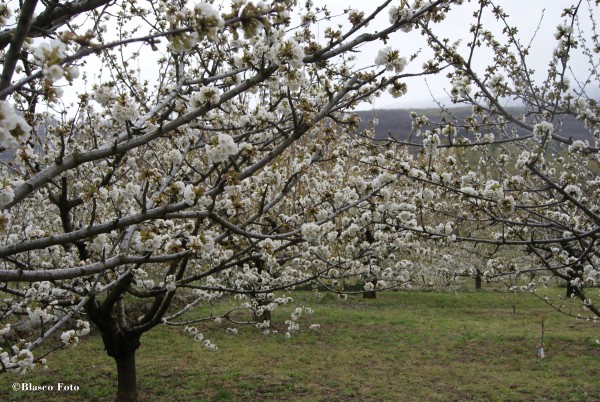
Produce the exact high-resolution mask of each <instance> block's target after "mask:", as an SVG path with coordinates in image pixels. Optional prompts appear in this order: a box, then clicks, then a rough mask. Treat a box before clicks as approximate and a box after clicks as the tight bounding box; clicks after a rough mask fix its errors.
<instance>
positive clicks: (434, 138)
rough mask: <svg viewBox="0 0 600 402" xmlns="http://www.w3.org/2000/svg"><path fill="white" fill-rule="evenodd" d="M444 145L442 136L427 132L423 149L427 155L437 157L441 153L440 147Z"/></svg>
mask: <svg viewBox="0 0 600 402" xmlns="http://www.w3.org/2000/svg"><path fill="white" fill-rule="evenodd" d="M441 144H442V141H441V140H440V136H439V135H437V134H431V133H430V132H426V133H425V135H424V138H423V148H424V149H425V153H426V154H427V155H429V156H431V157H436V156H437V155H438V154H439V153H440V150H439V148H438V147H439V146H440V145H441Z"/></svg>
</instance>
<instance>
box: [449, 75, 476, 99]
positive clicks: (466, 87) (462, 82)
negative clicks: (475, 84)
mask: <svg viewBox="0 0 600 402" xmlns="http://www.w3.org/2000/svg"><path fill="white" fill-rule="evenodd" d="M471 90H472V88H471V80H470V79H469V77H455V78H454V79H453V80H452V89H451V92H450V93H451V94H452V97H453V99H457V98H458V97H460V96H465V95H468V94H469V93H471Z"/></svg>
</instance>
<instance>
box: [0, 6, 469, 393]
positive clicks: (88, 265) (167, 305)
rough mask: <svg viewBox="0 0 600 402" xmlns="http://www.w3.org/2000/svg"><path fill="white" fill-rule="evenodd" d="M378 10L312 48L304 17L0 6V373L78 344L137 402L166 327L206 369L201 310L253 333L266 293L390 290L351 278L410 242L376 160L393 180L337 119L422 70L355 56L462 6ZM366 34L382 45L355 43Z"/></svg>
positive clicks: (395, 270)
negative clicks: (142, 373) (98, 353)
mask: <svg viewBox="0 0 600 402" xmlns="http://www.w3.org/2000/svg"><path fill="white" fill-rule="evenodd" d="M392 3H393V2H392V1H391V0H387V1H382V2H381V4H380V5H379V6H378V7H376V8H365V11H360V10H347V11H346V12H345V13H344V15H342V16H339V18H343V19H344V20H345V21H347V23H346V24H345V25H341V26H337V27H336V28H328V29H327V30H326V31H325V35H324V38H321V37H318V36H316V34H315V32H316V31H315V30H314V29H312V27H313V26H314V25H315V24H316V23H326V22H327V21H329V20H330V19H331V18H332V17H333V16H332V15H331V14H330V13H329V11H328V10H327V9H326V8H316V7H314V6H313V5H312V4H311V2H310V1H309V2H307V3H306V4H305V5H304V7H298V5H297V2H296V1H294V0H274V1H272V2H263V1H260V2H256V3H254V2H247V1H245V0H233V1H232V2H231V4H229V5H227V6H226V7H225V6H222V7H219V6H217V5H216V4H213V2H212V1H205V2H196V3H192V4H191V5H186V4H185V3H184V2H181V1H158V0H156V1H147V2H129V1H107V0H83V1H77V2H64V3H59V2H40V3H38V2H37V1H36V0H25V1H23V2H18V3H17V2H8V3H5V4H3V5H1V6H0V16H1V19H0V23H1V24H2V26H3V29H2V31H1V32H0V50H1V53H0V54H1V60H2V63H3V72H2V77H1V81H0V147H2V150H3V151H4V155H6V156H4V157H3V162H2V165H1V167H0V169H1V170H2V180H1V181H0V211H1V212H0V238H1V239H2V241H1V245H0V261H1V266H0V281H2V292H3V294H4V295H5V298H4V299H3V305H2V310H1V311H2V315H1V320H2V321H1V324H0V325H1V327H0V333H1V335H2V340H3V345H2V347H3V350H2V352H1V354H0V359H1V362H2V371H18V372H21V373H25V372H26V371H27V370H29V369H31V368H33V367H34V366H35V365H36V364H45V356H46V354H41V355H40V354H37V355H36V354H34V353H36V349H37V348H38V347H39V346H40V345H41V344H43V343H46V344H47V345H48V347H47V348H45V349H44V350H50V351H52V350H55V349H57V348H61V347H72V346H75V345H76V344H77V342H78V340H79V338H80V337H82V336H85V335H86V334H88V333H89V332H90V328H91V326H93V327H95V328H96V329H97V330H98V331H99V332H100V334H101V336H102V339H103V343H104V347H105V349H106V352H107V354H108V355H109V356H111V357H112V358H114V360H115V363H116V367H117V373H118V390H117V399H118V400H135V399H137V385H136V370H135V353H136V350H137V349H138V347H139V345H140V337H141V336H142V335H143V334H144V333H145V332H147V331H149V330H151V329H152V328H154V327H156V326H157V325H159V324H163V323H165V324H172V325H181V326H184V327H185V331H186V332H188V333H189V334H191V335H193V338H194V339H195V340H197V341H201V342H203V343H204V345H205V346H206V347H207V348H208V349H211V350H215V349H216V347H217V346H216V345H214V344H213V343H211V342H210V340H206V339H203V337H202V334H199V333H198V332H197V329H196V328H195V327H194V326H193V322H194V321H193V320H192V319H186V318H184V316H185V314H186V313H188V312H189V311H191V310H193V308H194V307H195V306H198V305H201V304H202V303H208V302H211V303H212V302H214V301H216V300H218V299H219V298H221V297H223V296H225V295H238V297H241V298H247V300H246V303H245V306H246V307H247V308H249V309H250V310H251V311H252V312H253V317H254V318H253V320H250V321H249V322H250V323H252V324H253V325H256V326H259V327H260V328H262V329H263V330H266V329H268V326H269V319H270V314H269V312H270V311H272V309H274V308H276V307H277V306H278V305H281V304H284V303H287V302H289V299H288V298H284V297H280V298H277V297H275V296H274V295H273V292H274V291H276V290H281V289H286V288H289V287H292V286H295V285H298V284H302V283H307V282H310V281H313V280H322V281H324V282H327V283H329V284H332V283H333V281H338V282H339V281H340V280H344V278H349V277H363V278H364V280H366V281H368V283H371V284H372V285H373V283H375V281H376V280H377V282H376V283H377V285H378V286H379V287H380V288H387V287H393V286H398V285H404V284H406V283H407V282H408V280H409V278H408V272H407V271H408V269H407V268H409V267H408V266H407V264H406V263H405V262H404V263H403V262H401V261H395V260H394V258H384V259H381V258H380V259H379V260H373V259H371V258H370V257H369V256H372V255H376V254H378V253H379V254H378V255H379V256H381V255H387V254H381V253H384V252H385V253H390V254H389V255H395V254H394V250H395V249H398V248H402V247H404V248H406V247H407V244H410V242H411V241H412V240H411V235H408V234H406V233H407V231H406V230H405V229H404V227H405V226H406V225H404V224H401V222H399V220H402V219H404V218H407V219H408V218H410V217H409V216H408V215H407V216H406V217H404V218H402V217H401V218H397V217H396V216H394V215H393V214H395V213H398V212H401V211H406V212H407V214H409V215H410V214H412V213H413V212H414V211H412V207H411V206H410V205H408V204H405V203H402V202H398V201H393V202H390V200H392V197H391V190H389V187H391V186H392V185H393V184H394V183H396V182H397V181H398V177H397V176H396V175H395V174H391V173H390V172H389V171H388V170H387V169H385V166H386V165H387V164H388V161H385V160H383V159H381V158H384V159H385V158H387V159H390V160H391V159H395V160H397V158H392V157H393V155H392V154H388V155H387V156H386V155H384V156H381V155H379V154H378V151H375V150H374V149H372V148H370V145H369V141H364V140H356V141H354V142H353V141H350V138H349V137H346V136H345V130H346V129H347V128H351V127H353V126H355V125H356V123H357V122H356V118H355V117H354V116H352V115H350V114H347V111H348V110H350V109H351V108H352V107H354V106H356V105H357V104H358V103H359V102H364V101H369V100H370V99H372V98H373V97H374V96H376V95H377V94H379V93H380V92H381V91H384V90H389V91H390V92H391V93H392V94H394V95H395V96H400V95H402V94H403V93H404V92H405V91H406V84H405V83H404V78H406V77H408V76H412V75H420V74H425V73H431V72H435V69H429V70H428V71H427V72H423V71H421V70H418V71H413V72H410V73H409V72H408V71H404V70H405V68H406V66H407V61H408V58H409V56H410V55H403V54H402V49H396V48H393V47H391V46H389V47H383V48H382V49H381V50H380V51H379V54H378V55H377V57H376V59H375V61H374V63H372V64H371V65H370V66H369V65H366V66H365V65H360V64H359V63H358V62H357V61H356V57H355V54H357V52H358V51H359V48H360V46H361V45H364V44H366V43H369V42H373V43H376V44H379V43H381V41H386V40H387V39H388V38H389V36H390V35H391V34H393V33H394V32H397V31H401V30H405V31H407V30H410V29H411V28H412V27H414V26H415V25H416V24H417V23H418V21H425V20H430V21H435V20H439V19H442V18H443V15H444V13H445V12H447V11H448V9H449V7H450V6H451V5H452V4H453V3H462V2H456V1H448V0H438V1H428V2H424V1H417V2H415V3H414V4H413V5H412V6H409V5H408V4H406V2H403V3H401V5H393V4H392ZM379 14H384V15H385V17H386V20H388V21H389V23H388V24H387V26H385V27H384V28H383V29H377V30H375V29H373V30H372V31H369V27H368V25H369V23H370V22H372V21H373V20H374V19H375V18H376V17H377V16H378V15H379ZM386 14H387V15H386ZM11 152H14V156H12V157H11V156H9V155H10V153H11ZM355 153H356V154H358V153H362V154H361V155H362V156H360V157H359V159H361V160H362V163H358V164H356V165H355V166H351V164H350V163H348V162H346V158H347V157H348V155H353V154H355ZM366 167H368V172H367V171H366V170H364V171H363V170H360V169H363V168H366ZM411 216H412V215H411ZM411 219H412V218H411ZM412 221H414V222H415V224H416V219H412ZM408 232H410V231H408ZM371 237H372V238H371ZM363 239H364V240H363ZM365 261H367V262H368V269H367V270H365V268H364V266H365ZM177 294H179V295H180V296H181V297H182V298H183V299H184V300H186V303H184V304H185V306H183V307H182V306H181V305H180V304H179V303H177V304H175V303H173V301H174V298H175V296H176V295H177ZM301 313H302V311H299V312H298V311H295V313H294V314H293V315H292V317H291V319H290V320H289V322H288V331H287V333H289V334H291V333H292V332H294V331H295V330H297V328H298V324H297V319H298V317H299V315H300V314H301ZM211 318H212V319H231V320H232V321H234V319H233V318H232V316H230V315H225V316H223V317H211Z"/></svg>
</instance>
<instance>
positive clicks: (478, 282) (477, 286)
mask: <svg viewBox="0 0 600 402" xmlns="http://www.w3.org/2000/svg"><path fill="white" fill-rule="evenodd" d="M475 289H476V290H481V275H479V274H477V275H476V276H475Z"/></svg>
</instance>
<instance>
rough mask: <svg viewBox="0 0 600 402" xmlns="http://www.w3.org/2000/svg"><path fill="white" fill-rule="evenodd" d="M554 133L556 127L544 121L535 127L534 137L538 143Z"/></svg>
mask: <svg viewBox="0 0 600 402" xmlns="http://www.w3.org/2000/svg"><path fill="white" fill-rule="evenodd" d="M553 132H554V126H553V125H552V123H549V122H547V121H543V122H541V123H538V124H536V125H534V126H533V136H534V138H535V139H537V140H538V141H540V140H542V139H543V138H544V137H546V136H548V135H550V134H552V133H553Z"/></svg>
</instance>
